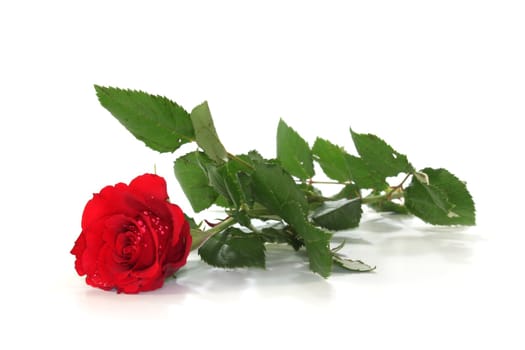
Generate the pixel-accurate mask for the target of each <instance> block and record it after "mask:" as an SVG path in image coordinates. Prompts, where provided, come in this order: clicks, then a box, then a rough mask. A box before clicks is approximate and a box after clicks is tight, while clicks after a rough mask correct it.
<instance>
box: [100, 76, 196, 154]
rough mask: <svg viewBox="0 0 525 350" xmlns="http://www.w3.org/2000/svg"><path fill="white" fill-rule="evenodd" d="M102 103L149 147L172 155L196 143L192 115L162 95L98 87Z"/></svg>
mask: <svg viewBox="0 0 525 350" xmlns="http://www.w3.org/2000/svg"><path fill="white" fill-rule="evenodd" d="M95 90H96V92H97V96H98V99H99V101H100V104H101V105H102V106H103V107H104V108H106V109H107V110H108V111H109V112H110V113H111V114H112V115H113V116H114V117H115V118H117V119H118V121H119V122H120V123H121V124H122V125H124V126H125V127H126V129H128V130H129V131H130V132H131V133H132V134H133V136H135V137H136V138H137V139H139V140H141V141H143V142H144V143H145V144H146V146H148V147H150V148H151V149H154V150H156V151H159V152H173V151H175V150H176V149H178V148H179V147H180V146H181V145H183V144H185V143H187V142H191V141H194V140H195V133H194V131H193V125H192V122H191V119H190V115H189V114H188V112H186V111H185V110H184V109H183V108H182V107H181V106H179V105H178V104H176V103H175V102H173V101H171V100H169V99H167V98H166V97H162V96H155V95H150V94H147V93H145V92H142V91H135V90H123V89H119V88H113V87H103V86H99V85H95Z"/></svg>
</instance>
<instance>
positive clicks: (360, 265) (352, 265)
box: [334, 255, 376, 272]
mask: <svg viewBox="0 0 525 350" xmlns="http://www.w3.org/2000/svg"><path fill="white" fill-rule="evenodd" d="M334 263H335V264H336V265H337V266H340V267H342V268H343V269H346V270H349V271H353V272H369V271H373V270H375V268H376V267H375V266H370V265H368V264H365V263H364V262H362V261H361V260H351V259H345V258H342V257H340V256H338V255H335V256H334Z"/></svg>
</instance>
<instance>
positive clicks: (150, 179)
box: [129, 174, 168, 201]
mask: <svg viewBox="0 0 525 350" xmlns="http://www.w3.org/2000/svg"><path fill="white" fill-rule="evenodd" d="M129 189H130V191H131V192H134V193H136V194H139V195H140V196H142V197H144V198H157V199H159V200H161V201H166V200H167V199H168V190H167V186H166V180H164V179H163V178H162V177H160V176H158V175H154V174H144V175H141V176H137V177H136V178H135V179H133V181H131V182H130V183H129Z"/></svg>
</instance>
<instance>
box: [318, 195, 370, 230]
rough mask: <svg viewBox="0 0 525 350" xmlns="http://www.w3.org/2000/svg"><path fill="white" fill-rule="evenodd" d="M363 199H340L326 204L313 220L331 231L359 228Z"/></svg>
mask: <svg viewBox="0 0 525 350" xmlns="http://www.w3.org/2000/svg"><path fill="white" fill-rule="evenodd" d="M362 212H363V211H362V210H361V199H359V198H354V199H340V200H337V201H327V202H324V204H323V205H322V206H320V207H319V208H317V210H316V211H315V212H314V213H313V215H312V220H313V221H314V222H315V223H316V224H317V225H319V226H322V227H324V228H327V229H329V230H346V229H349V228H353V227H357V226H359V221H360V220H361V213H362Z"/></svg>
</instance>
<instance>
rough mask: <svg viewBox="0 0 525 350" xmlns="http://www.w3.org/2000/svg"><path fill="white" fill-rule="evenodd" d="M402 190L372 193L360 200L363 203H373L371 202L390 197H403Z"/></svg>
mask: <svg viewBox="0 0 525 350" xmlns="http://www.w3.org/2000/svg"><path fill="white" fill-rule="evenodd" d="M404 195H405V194H404V193H403V191H394V192H388V193H385V194H378V195H372V196H367V197H365V198H363V199H361V202H362V203H363V204H373V203H379V202H384V201H387V200H391V199H399V198H403V197H404Z"/></svg>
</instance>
